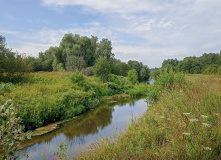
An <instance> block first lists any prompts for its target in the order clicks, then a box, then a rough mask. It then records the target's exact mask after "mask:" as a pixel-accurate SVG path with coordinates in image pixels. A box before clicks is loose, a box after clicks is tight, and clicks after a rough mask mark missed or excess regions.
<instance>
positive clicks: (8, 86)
mask: <svg viewBox="0 0 221 160" xmlns="http://www.w3.org/2000/svg"><path fill="white" fill-rule="evenodd" d="M13 90H15V88H12V83H5V84H4V83H3V84H1V85H0V95H4V93H6V92H11V91H13Z"/></svg>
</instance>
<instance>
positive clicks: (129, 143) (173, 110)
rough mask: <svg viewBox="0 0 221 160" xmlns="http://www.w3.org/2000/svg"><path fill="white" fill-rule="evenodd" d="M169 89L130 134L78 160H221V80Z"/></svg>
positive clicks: (201, 78)
mask: <svg viewBox="0 0 221 160" xmlns="http://www.w3.org/2000/svg"><path fill="white" fill-rule="evenodd" d="M185 79H186V83H185V85H182V86H178V85H176V84H174V85H173V88H172V89H171V90H168V89H166V90H164V91H162V92H161V93H160V95H159V100H158V101H157V102H156V103H153V104H152V105H151V106H150V107H149V109H148V111H147V112H146V113H145V114H144V115H142V116H141V117H140V118H139V119H133V120H132V124H131V125H130V126H128V129H127V131H125V132H123V133H122V134H121V135H119V136H116V137H114V138H113V139H114V140H113V139H102V140H100V142H99V143H96V144H94V145H91V146H90V152H86V153H82V154H81V156H80V157H77V158H78V159H221V77H220V76H206V75H189V76H187V77H186V78H185Z"/></svg>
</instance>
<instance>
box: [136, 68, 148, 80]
mask: <svg viewBox="0 0 221 160" xmlns="http://www.w3.org/2000/svg"><path fill="white" fill-rule="evenodd" d="M139 77H140V81H148V79H149V77H150V71H149V68H148V67H147V66H143V68H142V69H141V71H140V76H139Z"/></svg>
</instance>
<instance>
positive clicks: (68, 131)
mask: <svg viewBox="0 0 221 160" xmlns="http://www.w3.org/2000/svg"><path fill="white" fill-rule="evenodd" d="M146 110H147V103H146V102H145V99H131V100H127V101H124V102H117V103H114V104H104V105H101V106H100V107H98V108H96V109H94V110H91V111H89V112H87V113H85V114H83V115H81V116H78V117H77V118H75V119H73V120H71V121H68V122H66V123H64V124H61V125H60V127H59V128H58V129H56V130H54V131H52V132H50V133H47V134H45V135H42V136H37V137H33V138H32V139H31V140H30V141H27V142H25V143H24V144H22V145H23V146H28V147H25V148H23V149H22V150H20V151H18V152H17V156H19V159H21V160H25V159H28V160H29V159H30V160H31V159H33V160H41V159H42V158H43V155H44V156H46V158H47V159H49V160H50V159H51V158H52V157H53V155H54V153H55V152H57V150H58V144H60V143H61V142H62V141H64V142H65V143H66V144H68V148H67V154H68V157H69V158H72V157H73V156H74V155H75V154H79V153H80V150H82V151H87V149H88V147H89V145H90V144H92V143H94V142H96V141H98V140H99V139H100V138H101V137H111V136H114V135H116V134H119V133H120V131H121V130H125V129H126V126H127V125H128V124H129V123H130V122H131V121H130V120H131V118H132V117H133V118H135V117H136V118H138V117H139V116H140V114H141V113H144V112H145V111H146ZM27 155H28V158H27Z"/></svg>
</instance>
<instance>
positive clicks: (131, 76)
mask: <svg viewBox="0 0 221 160" xmlns="http://www.w3.org/2000/svg"><path fill="white" fill-rule="evenodd" d="M128 79H129V81H130V82H131V83H132V84H137V83H138V74H137V71H136V70H135V69H131V70H129V72H128Z"/></svg>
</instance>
